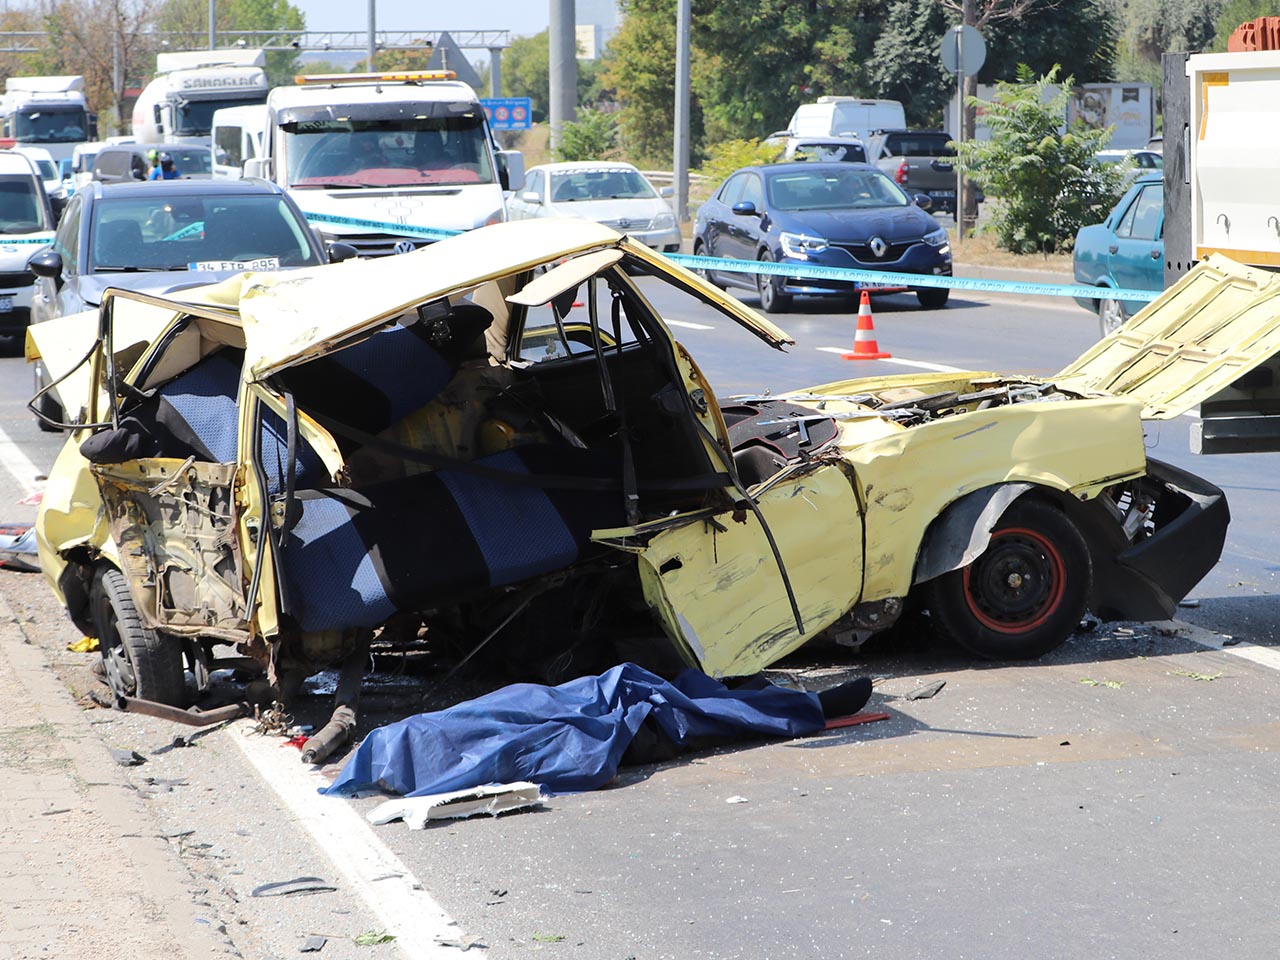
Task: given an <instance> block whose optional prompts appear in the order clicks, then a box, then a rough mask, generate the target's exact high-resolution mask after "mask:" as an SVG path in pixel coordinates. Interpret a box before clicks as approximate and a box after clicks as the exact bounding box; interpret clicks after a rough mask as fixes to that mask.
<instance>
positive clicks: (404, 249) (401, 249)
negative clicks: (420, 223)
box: [392, 240, 417, 253]
mask: <svg viewBox="0 0 1280 960" xmlns="http://www.w3.org/2000/svg"><path fill="white" fill-rule="evenodd" d="M392 249H393V250H394V251H395V252H396V253H413V251H414V250H416V249H417V248H416V247H415V246H414V245H413V241H412V240H397V241H396V245H395V246H394V247H392Z"/></svg>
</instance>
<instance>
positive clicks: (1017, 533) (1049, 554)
mask: <svg viewBox="0 0 1280 960" xmlns="http://www.w3.org/2000/svg"><path fill="white" fill-rule="evenodd" d="M1013 539H1016V540H1018V541H1021V542H1020V543H1016V544H1014V547H1015V549H1017V550H1018V553H1017V554H1016V555H1012V556H1009V555H1006V552H1007V547H1005V549H1004V550H1002V551H1001V552H1000V553H999V554H997V555H996V556H988V554H990V552H991V548H992V547H1000V546H1001V544H1000V542H999V541H1001V540H1006V541H1008V540H1013ZM1033 553H1034V554H1038V555H1039V557H1040V559H1039V562H1032V563H1030V564H1027V563H1025V562H1019V561H1025V560H1026V559H1027V558H1028V557H1029V556H1031V555H1032V554H1033ZM979 565H981V566H980V567H979ZM975 567H979V570H980V572H982V573H984V574H986V579H991V577H993V576H998V575H999V573H1000V572H1001V571H1002V570H1007V571H1008V572H1010V573H1012V572H1020V573H1021V575H1023V576H1026V575H1027V574H1038V575H1040V576H1041V577H1042V578H1043V580H1044V581H1045V583H1046V584H1047V588H1048V589H1047V595H1046V596H1044V597H1043V598H1042V599H1040V600H1039V601H1037V602H1036V603H1034V605H1033V607H1034V608H1033V609H1032V610H1031V611H1030V612H1029V613H1028V614H1027V615H1025V616H1023V617H1021V618H1020V619H1016V620H1015V619H1010V618H1008V617H1006V618H1003V619H1001V618H999V617H998V616H997V615H996V614H998V611H989V610H987V609H985V608H984V607H983V606H982V605H980V604H979V603H978V602H977V599H976V598H975V596H974V593H973V588H972V578H973V571H974V568H975ZM1015 567H1021V568H1022V569H1021V570H1020V571H1016V570H1015V569H1014V568H1015ZM993 568H998V569H993ZM1041 589H1042V590H1043V589H1044V588H1041ZM1066 589H1067V585H1066V564H1065V563H1063V560H1062V554H1060V553H1059V552H1058V549H1057V547H1055V546H1054V545H1053V543H1051V542H1050V541H1049V540H1048V539H1047V538H1046V537H1045V536H1044V535H1043V534H1041V533H1039V532H1038V531H1035V530H1031V529H1028V528H1026V527H1006V528H1004V529H1003V530H997V531H996V532H995V533H993V534H992V535H991V546H989V547H988V548H987V552H986V553H984V555H983V556H982V557H979V558H978V559H977V560H975V561H974V562H973V563H971V564H969V566H967V567H965V568H964V599H965V603H966V604H967V605H968V607H969V612H970V613H971V614H973V617H974V619H975V620H977V621H978V622H979V623H980V624H982V625H983V626H984V627H986V628H987V629H988V630H993V631H995V632H996V633H1007V634H1015V633H1024V632H1026V631H1028V630H1034V629H1035V628H1036V627H1038V626H1040V625H1041V624H1043V623H1044V622H1045V621H1046V620H1048V619H1049V618H1050V617H1051V616H1053V614H1054V612H1055V611H1056V610H1057V609H1058V607H1059V605H1060V604H1061V603H1062V597H1063V595H1064V594H1065V593H1066Z"/></svg>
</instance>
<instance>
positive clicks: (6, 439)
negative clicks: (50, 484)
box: [0, 427, 44, 493]
mask: <svg viewBox="0 0 1280 960" xmlns="http://www.w3.org/2000/svg"><path fill="white" fill-rule="evenodd" d="M0 465H3V466H4V468H5V469H6V470H8V471H9V475H10V476H11V477H13V479H14V480H16V481H18V486H20V487H21V488H22V490H23V493H35V492H36V490H38V489H40V482H39V481H38V480H36V477H38V476H41V475H42V474H43V473H44V471H43V470H41V469H40V468H39V467H37V466H36V465H35V464H34V463H32V462H31V460H30V458H29V457H28V456H27V455H26V454H25V453H23V452H22V448H21V447H20V446H18V442H17V441H16V440H14V439H13V437H11V436H9V434H7V433H5V431H4V428H3V427H0Z"/></svg>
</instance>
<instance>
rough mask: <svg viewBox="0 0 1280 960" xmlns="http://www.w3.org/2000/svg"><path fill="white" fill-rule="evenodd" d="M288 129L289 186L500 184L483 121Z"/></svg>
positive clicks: (418, 120)
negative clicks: (491, 158)
mask: <svg viewBox="0 0 1280 960" xmlns="http://www.w3.org/2000/svg"><path fill="white" fill-rule="evenodd" d="M283 129H284V130H285V138H286V148H285V150H286V156H287V157H288V176H289V185H290V186H291V187H330V188H332V187H338V188H342V187H347V188H360V187H409V186H427V185H431V186H436V185H463V184H477V183H494V182H495V178H494V171H493V165H492V163H491V162H490V157H489V149H488V143H487V141H486V139H485V128H484V120H483V118H482V117H479V116H472V115H464V116H441V117H421V116H419V117H394V118H386V119H376V118H375V119H355V118H347V119H332V120H331V119H327V118H320V119H311V120H306V121H302V122H298V123H292V124H289V125H287V126H285V127H284V128H283Z"/></svg>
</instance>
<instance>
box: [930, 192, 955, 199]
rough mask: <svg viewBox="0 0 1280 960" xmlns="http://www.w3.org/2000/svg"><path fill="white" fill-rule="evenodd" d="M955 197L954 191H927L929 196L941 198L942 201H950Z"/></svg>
mask: <svg viewBox="0 0 1280 960" xmlns="http://www.w3.org/2000/svg"><path fill="white" fill-rule="evenodd" d="M955 195H956V192H955V191H954V190H930V191H929V196H931V197H941V198H942V199H944V200H950V199H951V198H952V197H954V196H955Z"/></svg>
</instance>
